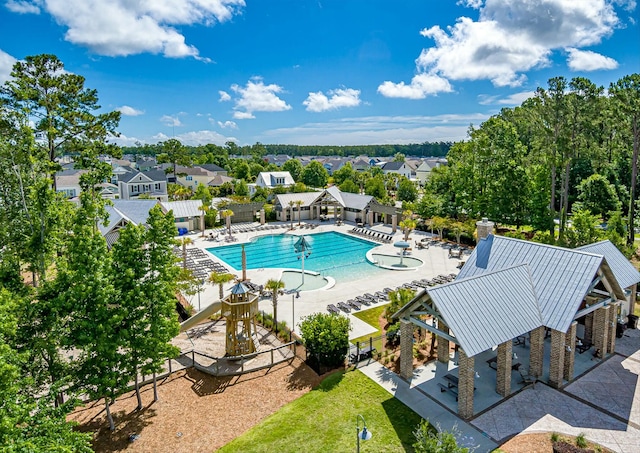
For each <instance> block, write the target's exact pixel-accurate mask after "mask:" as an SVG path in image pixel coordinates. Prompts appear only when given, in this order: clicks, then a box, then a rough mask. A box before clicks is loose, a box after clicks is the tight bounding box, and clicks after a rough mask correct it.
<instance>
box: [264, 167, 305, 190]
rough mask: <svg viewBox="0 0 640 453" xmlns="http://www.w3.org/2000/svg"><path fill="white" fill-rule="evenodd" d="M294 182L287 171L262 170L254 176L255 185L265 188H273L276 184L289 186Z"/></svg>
mask: <svg viewBox="0 0 640 453" xmlns="http://www.w3.org/2000/svg"><path fill="white" fill-rule="evenodd" d="M295 183H296V182H295V181H294V179H293V177H292V176H291V173H289V172H288V171H263V172H260V174H259V175H258V177H257V178H256V187H263V188H265V189H273V188H274V187H278V186H281V187H290V186H292V185H294V184H295Z"/></svg>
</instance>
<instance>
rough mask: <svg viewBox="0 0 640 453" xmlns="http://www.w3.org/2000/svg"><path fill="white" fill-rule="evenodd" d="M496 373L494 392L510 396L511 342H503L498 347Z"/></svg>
mask: <svg viewBox="0 0 640 453" xmlns="http://www.w3.org/2000/svg"><path fill="white" fill-rule="evenodd" d="M497 354H498V355H497V359H498V362H497V365H498V366H497V368H498V369H497V371H496V392H497V393H498V394H499V395H502V396H509V395H510V394H511V357H512V356H511V354H513V342H512V341H511V340H509V341H505V342H504V343H501V344H499V345H498V351H497Z"/></svg>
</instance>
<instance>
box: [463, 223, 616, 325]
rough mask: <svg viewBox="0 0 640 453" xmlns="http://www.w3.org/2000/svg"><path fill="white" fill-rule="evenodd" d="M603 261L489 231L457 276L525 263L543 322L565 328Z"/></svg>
mask: <svg viewBox="0 0 640 453" xmlns="http://www.w3.org/2000/svg"><path fill="white" fill-rule="evenodd" d="M603 261H604V258H603V256H602V255H594V254H591V253H587V252H583V251H579V250H575V249H574V250H571V249H565V248H561V247H554V246H550V245H545V244H539V243H535V242H527V241H523V240H519V239H513V238H506V237H503V236H494V235H489V237H487V238H486V239H483V240H481V241H480V243H479V244H478V246H477V247H476V248H475V250H474V251H473V253H472V254H471V256H470V257H469V259H468V260H467V262H466V263H465V265H464V266H463V268H462V269H461V271H460V273H459V274H458V279H465V278H468V277H473V276H476V275H482V274H486V273H488V272H492V271H495V270H499V269H504V268H507V267H510V266H514V265H518V264H528V265H529V269H530V272H531V279H532V282H533V286H534V289H535V293H536V295H537V298H538V303H539V306H540V310H541V312H542V319H543V323H544V325H545V326H547V327H549V328H551V329H555V330H559V331H561V332H566V331H567V329H568V328H569V326H570V325H571V322H573V318H574V316H575V313H576V312H577V310H578V308H579V307H580V304H581V303H582V300H583V299H584V296H585V295H586V293H587V291H588V289H589V286H590V284H591V282H592V281H593V279H594V278H595V276H596V273H597V271H598V269H599V268H600V266H601V264H602V262H603Z"/></svg>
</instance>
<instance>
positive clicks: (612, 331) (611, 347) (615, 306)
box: [607, 302, 620, 354]
mask: <svg viewBox="0 0 640 453" xmlns="http://www.w3.org/2000/svg"><path fill="white" fill-rule="evenodd" d="M610 306H611V308H610V309H609V338H608V341H607V352H608V353H609V354H613V353H614V352H615V350H616V324H617V322H618V311H619V310H620V302H614V303H612V304H610Z"/></svg>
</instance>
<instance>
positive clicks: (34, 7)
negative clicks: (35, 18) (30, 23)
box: [5, 0, 40, 14]
mask: <svg viewBox="0 0 640 453" xmlns="http://www.w3.org/2000/svg"><path fill="white" fill-rule="evenodd" d="M5 6H6V7H7V9H8V10H9V11H11V12H14V13H18V14H40V6H39V2H30V1H20V0H9V1H8V2H7V3H5Z"/></svg>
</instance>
